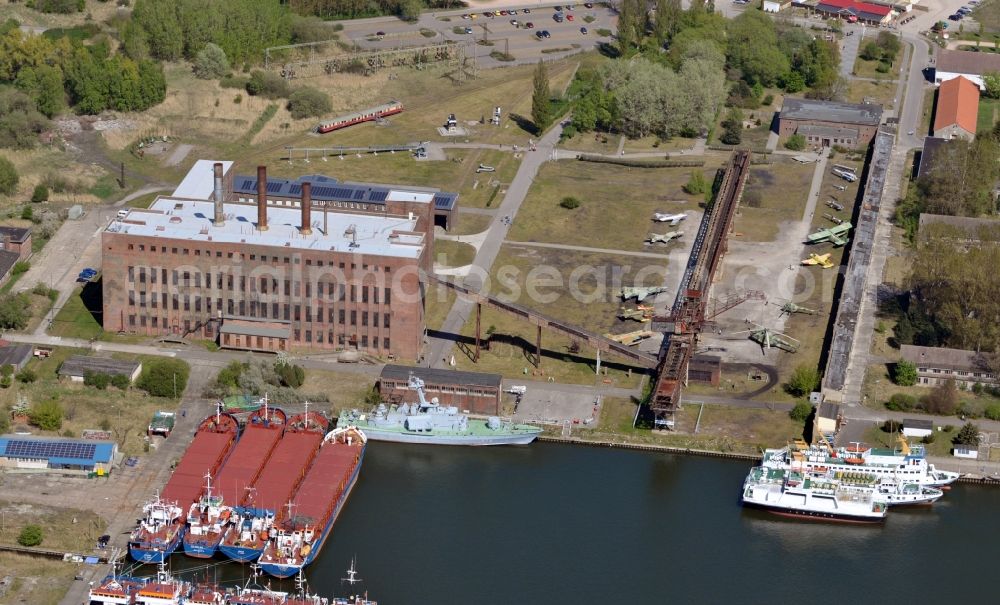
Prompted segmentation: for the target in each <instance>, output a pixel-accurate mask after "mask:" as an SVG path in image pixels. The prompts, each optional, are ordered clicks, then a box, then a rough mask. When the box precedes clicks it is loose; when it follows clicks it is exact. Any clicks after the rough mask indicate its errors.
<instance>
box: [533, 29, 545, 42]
mask: <svg viewBox="0 0 1000 605" xmlns="http://www.w3.org/2000/svg"><path fill="white" fill-rule="evenodd" d="M535 37H536V38H538V39H539V40H541V39H542V38H544V37H545V32H543V31H542V30H538V31H536V32H535Z"/></svg>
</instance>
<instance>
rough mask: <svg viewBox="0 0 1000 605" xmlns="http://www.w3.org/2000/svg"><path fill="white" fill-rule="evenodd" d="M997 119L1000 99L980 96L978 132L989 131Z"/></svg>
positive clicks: (999, 111) (999, 110) (977, 121)
mask: <svg viewBox="0 0 1000 605" xmlns="http://www.w3.org/2000/svg"><path fill="white" fill-rule="evenodd" d="M998 4H1000V2H998ZM997 120H1000V99H987V98H986V97H979V117H978V119H977V120H976V132H981V133H987V132H989V131H990V130H992V129H993V125H994V124H996V122H997Z"/></svg>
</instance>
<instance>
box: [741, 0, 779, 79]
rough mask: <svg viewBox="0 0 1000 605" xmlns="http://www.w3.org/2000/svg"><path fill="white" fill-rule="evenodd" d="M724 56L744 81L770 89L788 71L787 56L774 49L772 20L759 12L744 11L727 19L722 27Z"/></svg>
mask: <svg viewBox="0 0 1000 605" xmlns="http://www.w3.org/2000/svg"><path fill="white" fill-rule="evenodd" d="M726 31H727V33H728V44H727V48H726V57H727V59H728V64H729V66H730V67H731V68H733V69H738V70H740V72H742V74H743V78H744V79H746V80H747V82H749V83H751V84H753V83H755V82H760V83H761V84H763V85H764V86H773V85H774V84H776V83H777V82H778V79H779V78H781V77H782V76H783V75H784V74H786V73H787V72H788V69H789V63H788V57H786V56H785V54H784V53H783V52H782V51H781V48H779V46H778V33H777V30H776V28H775V24H774V20H773V19H771V18H770V17H769V16H767V15H766V14H764V13H763V12H761V11H756V10H748V11H744V12H743V13H742V14H740V16H738V17H736V18H735V19H733V20H731V21H730V22H729V23H728V26H727V28H726Z"/></svg>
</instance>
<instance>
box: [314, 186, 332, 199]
mask: <svg viewBox="0 0 1000 605" xmlns="http://www.w3.org/2000/svg"><path fill="white" fill-rule="evenodd" d="M312 193H313V195H319V196H323V197H332V196H333V189H332V188H331V187H314V188H313V190H312Z"/></svg>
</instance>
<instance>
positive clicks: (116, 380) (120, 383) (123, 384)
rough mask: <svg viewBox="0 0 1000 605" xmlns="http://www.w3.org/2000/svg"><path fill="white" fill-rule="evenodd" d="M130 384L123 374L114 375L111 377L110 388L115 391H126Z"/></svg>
mask: <svg viewBox="0 0 1000 605" xmlns="http://www.w3.org/2000/svg"><path fill="white" fill-rule="evenodd" d="M131 384H132V381H130V380H129V379H128V376H126V375H125V374H115V375H114V376H112V377H111V386H113V387H115V388H116V389H119V390H122V391H127V390H128V388H129V386H130V385H131Z"/></svg>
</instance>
